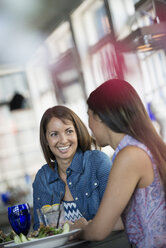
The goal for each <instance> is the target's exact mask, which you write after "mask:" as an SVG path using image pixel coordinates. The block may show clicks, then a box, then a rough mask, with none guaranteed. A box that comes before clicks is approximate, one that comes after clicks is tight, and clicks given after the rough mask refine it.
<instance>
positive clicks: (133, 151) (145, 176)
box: [114, 146, 154, 187]
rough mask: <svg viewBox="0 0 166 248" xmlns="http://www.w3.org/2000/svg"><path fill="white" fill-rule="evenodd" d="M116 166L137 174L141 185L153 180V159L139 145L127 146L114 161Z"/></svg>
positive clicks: (143, 185)
mask: <svg viewBox="0 0 166 248" xmlns="http://www.w3.org/2000/svg"><path fill="white" fill-rule="evenodd" d="M114 167H115V168H117V169H120V170H127V171H128V172H129V173H133V174H135V175H137V176H138V178H139V186H140V187H145V186H147V185H149V184H150V183H151V182H152V181H153V177H154V174H153V167H152V162H151V159H150V157H149V156H148V154H147V153H146V152H145V151H144V150H143V149H141V148H139V147H137V146H127V147H125V148H124V149H122V150H121V151H120V152H119V153H118V155H117V157H116V159H115V161H114Z"/></svg>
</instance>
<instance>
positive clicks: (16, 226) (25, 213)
mask: <svg viewBox="0 0 166 248" xmlns="http://www.w3.org/2000/svg"><path fill="white" fill-rule="evenodd" d="M8 219H9V222H10V225H11V226H12V228H13V230H14V232H15V233H16V234H18V235H19V234H20V233H23V234H24V235H27V234H28V232H29V229H30V226H31V213H30V206H29V204H28V203H24V204H20V205H15V206H11V207H8Z"/></svg>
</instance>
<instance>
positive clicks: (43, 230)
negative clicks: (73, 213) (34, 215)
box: [14, 223, 70, 244]
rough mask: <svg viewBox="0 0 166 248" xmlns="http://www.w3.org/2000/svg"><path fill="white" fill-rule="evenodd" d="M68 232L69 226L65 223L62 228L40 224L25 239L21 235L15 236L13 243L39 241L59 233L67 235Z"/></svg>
mask: <svg viewBox="0 0 166 248" xmlns="http://www.w3.org/2000/svg"><path fill="white" fill-rule="evenodd" d="M69 230H70V226H69V224H68V223H65V224H64V226H63V228H56V227H53V226H44V225H42V224H41V225H40V227H39V229H38V230H37V231H34V232H31V233H30V234H29V235H28V236H27V237H26V236H25V235H23V234H22V233H21V234H20V235H15V237H14V242H15V243H16V244H18V243H24V242H27V241H33V240H35V239H41V238H44V237H49V236H52V235H56V234H60V233H67V232H69Z"/></svg>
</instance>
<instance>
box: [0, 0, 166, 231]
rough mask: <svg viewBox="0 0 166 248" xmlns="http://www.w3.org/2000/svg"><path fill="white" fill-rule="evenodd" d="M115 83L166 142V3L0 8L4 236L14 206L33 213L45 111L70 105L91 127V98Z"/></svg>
mask: <svg viewBox="0 0 166 248" xmlns="http://www.w3.org/2000/svg"><path fill="white" fill-rule="evenodd" d="M116 77H119V78H123V79H125V80H127V81H129V82H130V83H131V84H132V85H133V86H134V87H135V89H136V90H137V92H138V93H139V95H140V96H141V99H142V100H143V103H144V104H145V107H146V109H147V111H148V113H149V116H150V118H151V120H152V122H153V124H154V126H155V128H156V129H157V131H158V132H159V134H160V135H161V137H162V138H163V140H164V141H166V125H165V120H166V111H165V105H166V1H164V0H140V1H138V0H137V1H136V0H116V1H113V0H84V1H83V0H67V1H65V0H35V1H34V0H28V1H27V0H1V1H0V171H1V173H0V194H1V198H0V229H1V228H2V229H5V228H7V225H8V220H7V219H6V217H5V215H4V213H6V209H7V206H8V205H14V204H16V203H20V202H25V201H28V202H29V203H30V204H31V206H32V182H33V179H34V176H35V174H36V172H37V171H38V169H39V168H40V167H41V166H42V165H43V164H44V163H45V161H44V157H43V154H42V152H41V148H40V144H39V122H40V119H41V116H42V115H43V113H44V111H45V110H46V109H47V108H48V107H52V106H54V105H56V104H62V105H66V106H68V107H69V108H71V109H73V110H74V111H75V112H76V113H77V114H78V115H79V116H80V117H81V119H82V120H83V121H84V123H85V124H86V125H87V114H86V112H87V106H86V98H87V96H88V95H89V93H90V92H91V91H92V90H93V89H95V88H96V87H97V86H98V85H100V84H101V83H102V82H104V81H105V80H107V79H110V78H116ZM149 138H150V137H149ZM104 151H105V152H106V153H108V154H109V155H110V156H111V155H112V152H113V151H112V150H110V149H109V148H108V149H107V148H105V150H104Z"/></svg>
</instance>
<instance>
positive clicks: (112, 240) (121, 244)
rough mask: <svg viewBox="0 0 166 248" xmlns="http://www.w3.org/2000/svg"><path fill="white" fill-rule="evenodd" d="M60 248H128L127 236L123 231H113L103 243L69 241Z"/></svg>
mask: <svg viewBox="0 0 166 248" xmlns="http://www.w3.org/2000/svg"><path fill="white" fill-rule="evenodd" d="M60 247H61V248H69V247H70V248H71V247H74V248H85V247H86V248H92V247H93V248H95V247H97V248H130V247H131V246H130V244H129V242H128V239H127V236H126V234H125V232H124V231H114V232H112V233H111V235H110V236H109V237H108V238H106V239H104V240H103V241H97V242H94V241H93V242H90V241H72V242H71V241H70V242H68V244H65V245H62V246H60Z"/></svg>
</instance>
